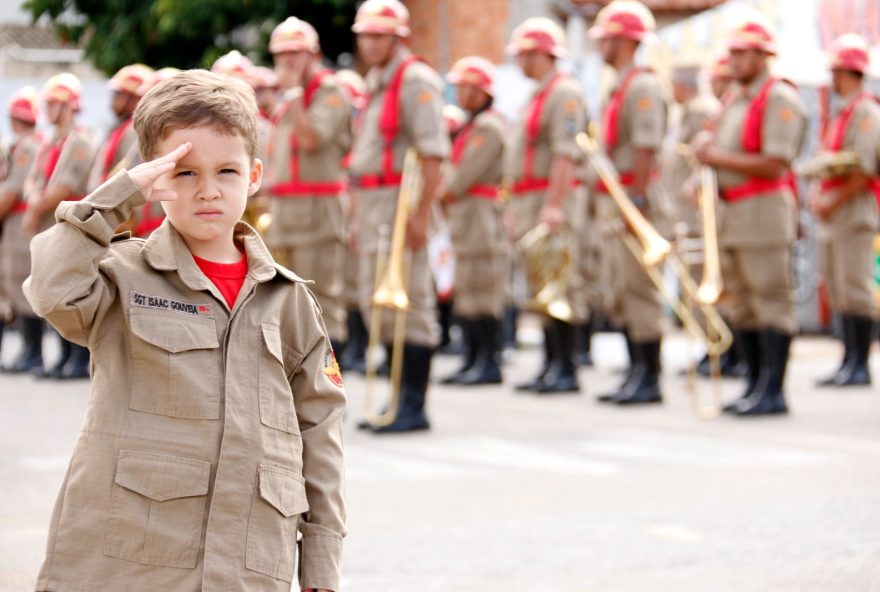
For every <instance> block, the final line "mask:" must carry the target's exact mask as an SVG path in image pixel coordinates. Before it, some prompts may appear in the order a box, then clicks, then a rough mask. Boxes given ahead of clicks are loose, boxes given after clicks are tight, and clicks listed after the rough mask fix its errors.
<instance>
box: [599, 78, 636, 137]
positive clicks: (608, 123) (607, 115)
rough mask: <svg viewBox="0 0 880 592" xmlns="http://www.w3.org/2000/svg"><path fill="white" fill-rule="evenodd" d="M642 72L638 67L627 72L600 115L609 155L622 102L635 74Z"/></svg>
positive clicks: (618, 125)
mask: <svg viewBox="0 0 880 592" xmlns="http://www.w3.org/2000/svg"><path fill="white" fill-rule="evenodd" d="M643 71H644V70H643V69H642V68H639V67H633V68H632V70H630V71H629V73H628V74H627V75H626V78H624V79H623V82H621V83H620V86H618V87H617V90H615V91H614V93H613V94H612V95H611V99H610V100H609V101H608V106H607V107H606V108H605V112H604V113H603V114H602V126H603V128H604V132H605V133H604V137H603V141H604V144H605V151H606V152H607V153H609V154H610V153H611V151H612V150H614V147H615V146H617V140H618V133H619V130H620V110H621V108H622V107H623V101H624V100H625V99H626V93H627V91H628V90H629V85H630V83H632V80H633V78H635V77H636V74H639V73H641V72H643Z"/></svg>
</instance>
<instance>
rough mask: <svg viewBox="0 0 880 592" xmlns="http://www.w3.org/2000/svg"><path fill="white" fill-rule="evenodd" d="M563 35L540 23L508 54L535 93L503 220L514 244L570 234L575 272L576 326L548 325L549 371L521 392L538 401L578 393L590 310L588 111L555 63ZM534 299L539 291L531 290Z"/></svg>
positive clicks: (516, 140) (570, 293) (571, 295)
mask: <svg viewBox="0 0 880 592" xmlns="http://www.w3.org/2000/svg"><path fill="white" fill-rule="evenodd" d="M565 51H566V48H565V33H564V32H563V31H562V29H561V28H560V27H559V26H558V25H557V24H556V23H554V22H553V21H551V20H550V19H547V18H542V17H537V18H531V19H528V20H526V21H524V22H523V23H522V24H520V25H519V26H518V27H517V28H516V29H514V31H513V34H512V37H511V42H510V44H509V45H508V53H511V54H513V55H515V56H516V60H517V64H518V65H519V67H520V69H521V70H522V71H523V73H524V74H525V75H526V76H528V77H529V78H531V79H532V80H535V81H536V82H537V83H538V84H537V88H536V89H535V90H534V92H533V93H532V96H531V98H530V100H529V103H528V104H527V105H526V108H525V110H524V112H523V115H522V117H521V119H520V121H519V122H518V123H517V124H516V125H515V126H514V128H513V130H512V134H511V139H510V143H509V144H508V149H507V151H506V153H505V177H506V178H507V179H509V182H510V184H511V185H510V191H511V197H510V201H509V202H508V204H507V212H506V213H505V216H507V217H508V220H509V231H510V234H511V238H512V239H513V241H514V242H517V241H519V240H520V239H521V238H522V237H523V236H524V235H525V234H526V233H527V232H529V231H530V230H532V229H533V228H535V227H536V226H538V225H539V224H546V225H547V227H548V228H549V229H550V232H552V233H556V232H560V231H565V232H569V233H570V242H569V245H568V246H569V247H570V251H569V253H570V257H571V263H572V269H573V270H575V271H574V272H573V273H572V274H571V279H570V281H569V282H568V285H567V287H566V288H567V289H566V294H565V296H566V298H567V300H568V301H569V303H570V304H571V305H572V318H570V319H566V320H561V319H556V318H551V317H549V316H548V317H545V318H544V319H543V321H544V322H543V324H544V327H543V329H544V353H545V357H544V364H543V367H542V368H541V370H540V371H539V373H538V375H537V376H536V377H535V378H534V379H532V380H531V381H529V382H527V383H524V384H520V385H517V387H516V388H517V390H521V391H527V392H535V393H557V392H577V391H579V390H580V387H579V385H578V379H577V371H576V370H577V369H576V367H575V364H574V359H573V358H574V347H575V327H574V325H573V324H572V323H577V322H581V321H583V320H584V318H585V317H586V310H583V309H582V308H580V307H578V306H576V305H575V303H576V302H580V301H583V298H582V292H583V290H582V286H581V285H580V279H581V276H580V274H578V273H577V272H576V270H577V269H578V263H577V260H578V255H579V250H580V249H579V245H578V237H579V232H580V230H581V225H582V222H583V219H584V216H585V215H586V206H585V203H584V201H583V200H582V199H579V196H578V195H577V193H578V189H577V188H576V183H577V179H576V174H575V173H576V167H577V164H578V163H579V162H582V161H583V154H582V152H581V150H580V149H579V148H578V145H577V143H576V142H575V137H576V135H577V134H578V133H579V132H583V131H585V130H586V127H587V111H586V106H585V104H584V100H583V96H582V94H581V90H580V85H579V84H578V82H577V81H576V80H575V79H574V78H572V77H570V76H568V75H566V74H563V73H561V72H560V71H559V70H557V63H556V60H557V58H559V57H561V56H563V55H564V54H565ZM527 289H528V291H529V292H530V294H529V295H530V296H533V295H534V294H535V293H536V292H537V290H538V289H539V287H538V286H527Z"/></svg>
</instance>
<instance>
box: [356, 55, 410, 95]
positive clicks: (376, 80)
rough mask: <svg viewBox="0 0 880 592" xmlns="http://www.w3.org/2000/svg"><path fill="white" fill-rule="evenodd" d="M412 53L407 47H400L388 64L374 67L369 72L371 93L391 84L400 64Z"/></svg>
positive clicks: (368, 78)
mask: <svg viewBox="0 0 880 592" xmlns="http://www.w3.org/2000/svg"><path fill="white" fill-rule="evenodd" d="M410 55H412V52H411V51H410V50H409V49H407V48H406V47H400V48H399V49H398V50H397V54H396V55H395V56H394V57H393V58H391V61H389V62H388V63H387V64H385V66H384V67H382V68H373V69H372V70H370V72H369V73H368V74H367V85H368V86H369V89H370V92H371V93H377V92H379V91H381V90H382V89H383V88H385V87H386V86H388V85H389V84H391V79H392V78H394V73H395V72H396V71H397V68H398V67H399V66H400V64H401V63H402V62H403V60H405V59H406V58H408V57H409V56H410Z"/></svg>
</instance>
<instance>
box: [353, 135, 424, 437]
mask: <svg viewBox="0 0 880 592" xmlns="http://www.w3.org/2000/svg"><path fill="white" fill-rule="evenodd" d="M422 184H423V178H422V172H421V160H420V158H419V155H418V152H416V150H415V148H410V149H409V150H407V153H406V158H405V159H404V161H403V180H402V181H401V184H400V194H399V195H398V197H397V210H396V212H395V214H394V223H393V226H392V229H391V242H390V245H388V248H387V250H388V257H387V259H386V260H384V261H383V259H382V256H383V254H384V253H383V249H381V248H380V249H379V250H378V253H377V256H376V257H377V264H376V288H375V291H374V292H373V298H372V305H373V308H372V311H371V314H370V325H369V332H370V340H369V344H368V346H367V372H366V376H365V383H366V386H365V391H366V393H365V397H364V419H365V420H366V421H367V423H369V424H370V425H372V426H374V427H384V426H387V425H390V424H392V423H393V422H394V420H395V419H397V412H398V406H399V402H400V384H401V376H402V372H403V347H404V340H405V339H406V315H407V312H408V311H409V295H408V294H407V284H408V282H409V271H410V253H409V252H408V251H407V247H406V226H407V221H408V220H409V210H410V208H411V207H412V203H411V202H412V201H414V200H417V199H418V198H419V196H420V195H421V193H422ZM386 232H387V231H386ZM380 246H381V245H380ZM388 310H390V311H394V336H393V339H394V340H393V342H392V347H391V395H390V396H389V399H388V403H387V407H386V408H385V410H384V411H380V412H377V411H376V405H375V396H374V388H373V387H374V386H375V381H376V364H375V360H374V358H373V355H372V354H373V353H374V351H375V349H376V346H378V345H379V344H380V342H381V338H382V317H383V315H384V313H385V311H388Z"/></svg>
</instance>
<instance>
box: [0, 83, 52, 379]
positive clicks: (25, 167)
mask: <svg viewBox="0 0 880 592" xmlns="http://www.w3.org/2000/svg"><path fill="white" fill-rule="evenodd" d="M38 103H39V97H38V96H37V91H36V90H35V89H33V88H31V87H25V88H23V89H20V90H18V91H16V92H15V94H13V95H12V97H11V98H10V100H9V109H8V113H9V120H10V126H11V127H12V131H13V133H14V134H15V138H14V140H13V142H12V145H11V146H10V147H9V153H8V155H7V159H6V178H5V179H4V180H3V182H2V184H0V224H2V227H3V228H2V233H0V301H2V300H4V298H5V299H6V300H8V306H9V311H7V310H0V340H2V338H3V332H2V326H3V320H4V318H3V317H4V316H5V315H6V314H7V313H11V314H12V315H13V316H14V317H15V318H16V323H17V325H18V331H19V335H21V338H22V347H21V350H19V353H18V355H17V356H16V358H15V360H14V361H13V362H12V364H11V365H10V366H8V367H5V368H3V370H4V371H6V372H13V373H18V372H30V371H31V369H32V368H42V366H43V348H42V343H43V321H42V319H40V318H39V317H37V316H36V315H34V313H33V311H32V310H31V305H30V304H29V303H28V301H27V300H26V299H25V297H24V293H23V292H22V291H21V284H22V282H23V281H24V280H25V278H26V277H27V276H28V274H29V273H30V261H31V256H30V248H29V244H30V237H29V236H26V235H25V233H24V231H23V230H22V226H21V222H22V218H23V217H24V212H25V210H26V208H27V205H26V203H25V201H24V182H25V178H26V177H27V175H28V172H29V171H30V170H31V167H32V166H33V164H34V161H35V160H36V158H37V154H38V153H39V151H40V136H39V135H38V134H37V132H36V125H37V114H38V111H39V108H38ZM0 306H3V307H5V306H6V304H5V303H3V302H0Z"/></svg>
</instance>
